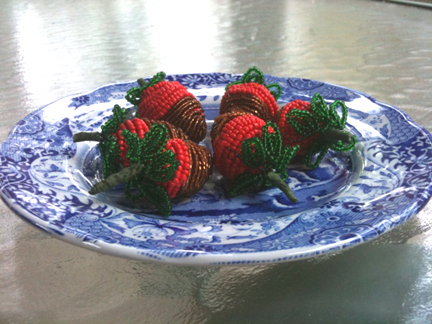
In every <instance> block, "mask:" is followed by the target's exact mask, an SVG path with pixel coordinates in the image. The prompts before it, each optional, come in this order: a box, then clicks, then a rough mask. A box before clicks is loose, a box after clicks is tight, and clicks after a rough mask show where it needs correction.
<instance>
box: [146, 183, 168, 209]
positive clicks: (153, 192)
mask: <svg viewBox="0 0 432 324" xmlns="http://www.w3.org/2000/svg"><path fill="white" fill-rule="evenodd" d="M142 192H143V195H144V198H145V199H146V200H148V201H149V202H150V203H152V204H153V205H154V206H156V208H157V209H158V210H159V212H160V213H161V215H162V216H164V217H168V216H170V215H171V209H172V206H171V201H170V198H169V196H168V193H167V192H166V190H165V189H164V188H163V187H161V186H158V185H156V184H152V183H146V184H144V185H143V187H142Z"/></svg>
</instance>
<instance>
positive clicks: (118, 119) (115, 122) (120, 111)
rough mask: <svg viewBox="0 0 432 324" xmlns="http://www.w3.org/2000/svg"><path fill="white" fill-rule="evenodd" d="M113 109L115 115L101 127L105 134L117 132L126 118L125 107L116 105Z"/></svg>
mask: <svg viewBox="0 0 432 324" xmlns="http://www.w3.org/2000/svg"><path fill="white" fill-rule="evenodd" d="M112 111H113V116H112V117H111V118H110V119H109V120H108V121H107V122H106V123H105V124H104V125H102V127H101V129H102V135H104V136H106V135H111V134H114V133H115V132H117V131H118V130H119V128H120V125H121V124H122V123H124V122H125V120H126V115H127V110H126V109H125V108H121V107H120V106H119V105H115V106H114V108H113V110H112Z"/></svg>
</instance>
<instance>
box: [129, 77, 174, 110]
mask: <svg viewBox="0 0 432 324" xmlns="http://www.w3.org/2000/svg"><path fill="white" fill-rule="evenodd" d="M165 77H166V74H165V72H158V73H156V74H155V75H154V76H153V77H152V78H151V79H150V81H149V82H146V83H145V84H144V85H143V86H141V87H135V88H132V89H130V90H128V91H127V93H126V96H125V99H126V100H127V101H128V102H130V103H131V104H132V105H134V106H138V105H139V103H140V102H141V97H142V92H143V91H144V90H145V89H147V88H150V87H153V86H154V85H155V84H156V83H158V82H161V81H164V80H165ZM140 81H142V82H143V83H144V82H145V81H144V80H143V79H140V80H138V83H139V82H140Z"/></svg>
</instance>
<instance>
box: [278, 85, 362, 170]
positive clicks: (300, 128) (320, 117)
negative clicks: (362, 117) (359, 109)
mask: <svg viewBox="0 0 432 324" xmlns="http://www.w3.org/2000/svg"><path fill="white" fill-rule="evenodd" d="M337 108H340V110H341V115H340V116H339V114H338V113H337V111H336V109H337ZM347 116H348V108H347V107H346V105H345V103H344V102H343V101H340V100H336V101H334V102H333V103H332V104H331V105H329V106H328V105H327V104H326V102H325V100H324V98H323V97H322V96H321V95H320V94H318V93H316V94H315V95H314V96H313V98H312V100H311V102H310V103H309V102H306V101H302V100H294V101H292V102H290V103H288V104H287V105H285V106H284V107H283V108H282V109H281V110H280V111H279V112H278V113H277V114H276V116H275V118H274V120H275V122H276V124H277V125H278V127H279V128H280V130H281V134H282V140H283V144H284V145H286V146H294V145H299V146H300V151H299V152H298V155H299V156H304V161H305V164H306V166H307V167H308V168H310V169H314V168H316V167H317V166H318V165H319V163H320V162H321V160H322V159H323V157H324V155H325V154H326V153H327V151H328V150H329V149H331V150H334V151H338V152H343V151H350V150H352V149H353V147H354V146H355V144H356V143H357V139H356V137H355V136H354V135H352V134H350V133H349V132H348V131H346V130H345V125H346V121H347ZM314 157H315V161H312V160H313V159H314Z"/></svg>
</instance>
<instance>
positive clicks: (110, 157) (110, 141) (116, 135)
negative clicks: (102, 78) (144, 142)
mask: <svg viewBox="0 0 432 324" xmlns="http://www.w3.org/2000/svg"><path fill="white" fill-rule="evenodd" d="M126 116H127V110H126V109H124V108H121V107H120V106H119V105H115V106H114V108H113V116H112V117H111V118H110V119H109V120H108V121H107V122H106V123H105V124H104V125H102V127H101V132H81V133H77V134H74V137H73V140H74V142H82V141H97V142H99V144H98V148H99V151H100V153H101V158H102V164H103V174H104V177H108V176H110V175H111V174H113V173H115V172H117V171H118V170H119V169H120V166H123V167H127V166H129V160H128V159H127V158H126V154H127V152H128V145H127V143H126V141H125V140H124V138H123V136H122V134H121V132H122V131H123V130H125V129H126V130H129V131H130V132H132V133H134V134H137V135H138V137H139V138H141V139H142V138H143V137H144V135H145V134H146V133H147V132H148V130H149V128H150V127H151V126H152V125H154V124H163V125H165V126H166V128H167V131H168V137H169V138H180V139H182V140H185V139H187V138H188V137H187V136H186V135H185V134H184V133H183V131H182V130H181V129H179V128H175V127H174V126H172V125H171V124H170V123H168V122H166V121H154V120H150V119H140V118H133V119H130V120H129V119H128V120H127V119H126Z"/></svg>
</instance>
